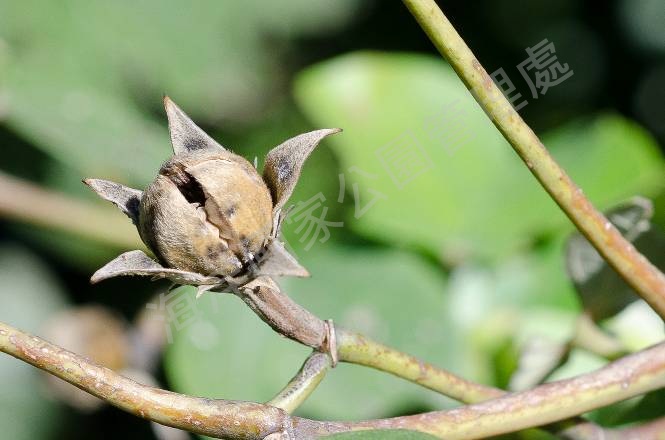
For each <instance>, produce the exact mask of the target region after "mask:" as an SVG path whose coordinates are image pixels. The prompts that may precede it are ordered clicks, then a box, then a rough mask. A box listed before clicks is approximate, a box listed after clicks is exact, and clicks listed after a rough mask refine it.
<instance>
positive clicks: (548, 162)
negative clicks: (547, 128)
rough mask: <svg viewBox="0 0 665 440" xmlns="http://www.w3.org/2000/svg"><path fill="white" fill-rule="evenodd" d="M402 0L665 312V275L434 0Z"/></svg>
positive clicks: (566, 202) (610, 258)
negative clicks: (556, 153) (580, 181)
mask: <svg viewBox="0 0 665 440" xmlns="http://www.w3.org/2000/svg"><path fill="white" fill-rule="evenodd" d="M403 2H404V4H405V5H406V7H407V8H408V9H409V11H411V14H413V16H414V17H415V19H416V21H418V23H419V24H420V26H421V27H422V29H423V30H424V31H425V33H426V34H427V36H428V37H429V38H430V40H431V41H432V43H434V46H436V48H437V49H438V51H439V52H440V53H441V55H443V57H444V58H446V60H448V62H449V63H450V65H451V66H452V67H453V69H455V71H456V72H457V75H458V76H459V77H460V79H461V80H462V81H463V82H464V84H466V86H467V87H468V88H469V90H470V91H471V93H472V94H473V97H474V98H475V99H476V101H477V102H478V104H480V106H481V107H482V108H483V110H485V113H487V115H488V116H489V117H490V118H491V119H492V122H493V123H494V125H495V126H496V127H497V128H498V129H499V131H500V132H501V134H503V136H504V137H505V138H506V140H507V141H508V142H509V143H510V145H512V147H513V149H514V150H515V152H517V154H518V155H519V156H520V157H521V158H522V160H523V161H524V163H526V165H527V166H528V167H529V169H530V170H531V172H532V173H533V175H534V176H535V177H536V179H538V181H539V182H540V183H541V185H542V186H543V187H544V188H545V190H546V191H547V192H548V193H549V194H550V196H551V197H552V199H554V201H555V202H556V203H557V204H558V205H559V206H560V207H561V209H562V210H563V212H565V213H566V215H567V216H568V217H569V218H570V220H571V221H572V222H573V223H574V224H575V226H576V227H577V229H579V230H580V232H581V233H582V234H584V236H585V237H586V238H587V239H588V240H589V241H590V242H591V243H592V244H593V246H594V247H595V248H596V249H597V250H598V252H599V253H600V254H601V255H602V256H603V257H604V258H605V260H606V261H607V262H608V263H609V264H610V265H611V266H612V267H613V268H614V269H615V270H616V271H617V272H618V273H619V274H620V275H621V276H622V277H623V278H624V279H625V280H626V282H628V284H630V285H631V286H632V287H633V288H634V289H635V290H636V291H637V292H638V293H639V294H640V296H642V298H644V299H645V300H646V301H647V302H648V303H649V304H650V305H651V307H652V308H653V309H654V310H655V311H656V312H657V313H658V314H659V315H660V316H661V317H662V318H665V275H663V273H662V272H660V271H659V270H658V268H657V267H655V266H654V265H653V264H651V263H650V262H649V260H647V259H646V258H645V257H644V256H643V255H642V254H640V253H639V252H638V251H637V250H636V249H635V247H634V246H633V245H632V244H631V243H630V242H629V241H628V240H626V239H625V238H624V237H623V236H622V235H621V233H620V232H619V231H618V230H617V229H616V228H615V227H614V226H613V225H612V224H611V223H610V222H609V221H608V220H607V219H606V218H605V217H604V216H603V215H602V214H601V213H600V212H599V211H598V210H596V208H595V207H594V206H593V204H592V203H591V202H590V201H589V200H588V199H587V198H586V197H585V196H584V194H583V193H582V191H581V190H580V189H579V188H578V187H577V186H576V185H575V183H574V182H573V181H572V180H571V178H570V177H569V176H568V175H567V174H566V172H565V171H564V170H563V169H562V168H561V167H560V166H559V164H557V162H556V161H555V160H554V159H553V158H552V156H551V155H550V154H549V153H548V151H547V150H546V149H545V146H544V145H543V144H542V142H541V141H540V139H538V136H536V134H535V133H534V132H533V130H531V128H530V127H529V126H528V125H527V124H526V122H524V120H523V119H522V118H521V117H520V115H519V114H518V113H517V112H516V111H515V109H514V108H513V107H512V105H511V104H510V102H509V101H508V99H506V97H505V96H504V95H503V93H502V92H501V90H500V89H499V87H497V85H496V84H494V82H493V81H492V78H491V77H490V76H489V75H488V74H487V71H485V69H484V68H483V66H482V65H481V64H480V62H478V60H477V59H476V57H475V56H474V55H473V52H471V49H469V47H468V46H467V45H466V43H464V40H463V39H462V37H460V35H459V34H458V33H457V31H456V30H455V28H454V27H453V25H452V24H451V23H450V21H448V19H447V18H446V16H445V15H444V14H443V12H442V11H441V9H439V7H438V6H437V5H436V3H435V2H434V0H403Z"/></svg>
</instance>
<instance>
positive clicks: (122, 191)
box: [83, 179, 143, 225]
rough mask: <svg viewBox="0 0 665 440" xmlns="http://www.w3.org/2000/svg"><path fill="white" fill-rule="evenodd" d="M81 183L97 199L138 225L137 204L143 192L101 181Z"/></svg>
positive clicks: (93, 180) (92, 180)
mask: <svg viewBox="0 0 665 440" xmlns="http://www.w3.org/2000/svg"><path fill="white" fill-rule="evenodd" d="M83 183H85V184H86V185H88V186H89V187H90V188H92V190H93V191H95V192H96V193H97V195H99V197H101V198H102V199H104V200H107V201H109V202H112V203H113V204H114V205H116V206H117V207H118V208H120V210H121V211H122V212H123V213H125V215H127V217H129V218H130V219H131V220H132V222H133V223H134V224H135V225H138V222H139V204H140V203H141V196H142V195H143V192H141V191H139V190H138V189H134V188H129V187H127V186H124V185H121V184H119V183H115V182H111V181H109V180H103V179H84V180H83Z"/></svg>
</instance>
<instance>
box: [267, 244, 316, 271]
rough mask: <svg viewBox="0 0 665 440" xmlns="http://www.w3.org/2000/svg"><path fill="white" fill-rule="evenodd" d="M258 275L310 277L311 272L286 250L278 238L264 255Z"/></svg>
mask: <svg viewBox="0 0 665 440" xmlns="http://www.w3.org/2000/svg"><path fill="white" fill-rule="evenodd" d="M257 274H258V275H268V276H278V277H283V276H292V277H308V276H309V272H308V271H307V269H305V268H304V267H302V266H301V265H300V263H298V260H296V259H295V257H294V256H293V255H291V254H290V253H289V251H287V250H286V248H285V247H284V245H283V244H282V243H281V242H279V241H278V240H273V241H272V242H271V243H270V245H269V246H268V249H267V251H266V253H265V255H263V258H262V260H261V263H260V265H259V270H258V272H257Z"/></svg>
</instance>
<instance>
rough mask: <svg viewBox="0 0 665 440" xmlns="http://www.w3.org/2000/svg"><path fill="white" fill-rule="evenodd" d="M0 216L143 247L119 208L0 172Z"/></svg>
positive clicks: (123, 245)
mask: <svg viewBox="0 0 665 440" xmlns="http://www.w3.org/2000/svg"><path fill="white" fill-rule="evenodd" d="M0 216H3V217H7V218H10V219H15V220H20V221H24V222H27V223H31V224H35V225H38V226H42V227H47V228H51V229H55V230H58V231H63V232H67V233H69V234H74V235H77V236H80V237H84V238H88V239H91V240H94V241H96V242H99V243H104V244H107V245H111V246H113V247H117V248H121V249H140V248H144V246H143V244H142V243H141V241H140V240H139V236H138V234H137V233H136V228H134V227H133V226H132V225H131V223H129V222H127V221H126V219H123V218H122V215H119V214H118V211H117V210H115V209H112V208H110V207H107V206H103V205H101V204H100V205H98V206H97V205H94V204H92V203H86V202H83V201H80V200H77V199H75V198H72V197H70V196H67V195H65V194H62V193H59V192H55V191H51V190H48V189H45V188H42V187H40V186H38V185H35V184H34V183H31V182H28V181H26V180H23V179H19V178H17V177H12V176H10V175H8V174H5V173H3V172H0Z"/></svg>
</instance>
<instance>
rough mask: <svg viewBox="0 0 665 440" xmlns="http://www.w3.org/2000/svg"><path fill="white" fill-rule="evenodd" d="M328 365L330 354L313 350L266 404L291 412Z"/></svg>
mask: <svg viewBox="0 0 665 440" xmlns="http://www.w3.org/2000/svg"><path fill="white" fill-rule="evenodd" d="M330 367H332V361H331V359H330V356H329V355H327V354H324V353H319V352H316V351H315V352H314V353H312V354H311V355H310V356H309V357H308V358H307V360H306V361H305V363H304V364H303V366H302V368H301V369H300V370H299V371H298V373H297V374H296V375H295V376H294V377H293V379H291V381H290V382H289V383H288V384H287V385H286V387H284V389H283V390H282V391H280V392H279V393H278V394H277V395H276V396H275V397H273V398H272V399H270V400H269V401H268V402H266V404H267V405H271V406H274V407H277V408H280V409H283V410H284V411H286V412H287V413H289V414H292V413H293V412H294V411H295V410H296V409H297V408H298V407H299V406H300V405H302V404H303V402H305V400H307V398H308V397H309V396H310V395H311V394H312V392H314V390H315V389H316V387H317V386H318V385H319V383H321V381H322V380H323V378H324V377H325V375H326V373H327V372H328V370H330Z"/></svg>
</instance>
